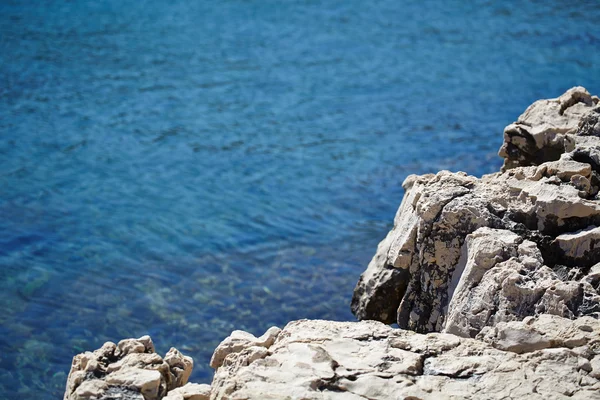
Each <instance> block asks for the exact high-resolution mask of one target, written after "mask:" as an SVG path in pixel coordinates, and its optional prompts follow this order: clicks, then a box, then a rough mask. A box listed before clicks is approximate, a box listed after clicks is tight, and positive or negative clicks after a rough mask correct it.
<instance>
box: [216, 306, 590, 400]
mask: <svg viewBox="0 0 600 400" xmlns="http://www.w3.org/2000/svg"><path fill="white" fill-rule="evenodd" d="M479 339H480V340H475V339H463V338H460V337H458V336H455V335H450V334H444V333H429V334H418V333H415V332H411V331H406V330H400V329H393V328H390V327H388V326H386V325H384V324H382V323H379V322H375V321H364V322H358V323H356V322H332V321H309V320H303V321H295V322H291V323H289V324H288V325H287V326H286V327H285V328H284V329H283V330H282V331H281V332H279V334H278V336H277V339H276V340H275V341H274V343H273V344H272V345H271V346H269V347H268V348H265V347H256V346H253V344H252V342H251V341H249V342H247V346H246V347H243V348H241V347H240V348H237V350H236V351H235V352H230V353H229V354H228V355H227V356H226V357H225V358H224V360H223V363H222V364H221V365H218V366H216V367H217V368H218V369H217V371H216V373H215V377H214V380H213V384H212V392H211V399H214V400H217V399H257V400H258V399H260V400H263V399H278V400H279V399H305V400H312V399H314V400H317V399H318V400H324V399H344V400H346V399H357V400H358V399H362V400H364V399H371V400H375V399H382V400H383V399H436V400H437V399H540V400H541V399H544V400H549V399H567V398H569V399H600V380H599V378H600V369H599V368H600V365H599V362H600V355H599V354H598V353H597V352H598V346H600V323H599V322H598V321H597V320H595V319H593V318H590V317H584V318H579V319H578V320H576V321H571V320H568V319H564V318H561V317H557V316H553V315H542V316H540V317H538V318H532V317H529V318H528V319H525V320H524V321H519V322H516V321H515V322H508V323H499V324H497V325H496V326H495V327H493V328H490V327H487V328H486V329H484V331H482V332H481V334H480V336H479ZM223 346H224V347H225V348H226V349H228V350H229V349H230V348H231V347H230V346H229V344H228V343H227V340H226V341H225V342H224V344H223ZM217 351H219V348H218V349H217Z"/></svg>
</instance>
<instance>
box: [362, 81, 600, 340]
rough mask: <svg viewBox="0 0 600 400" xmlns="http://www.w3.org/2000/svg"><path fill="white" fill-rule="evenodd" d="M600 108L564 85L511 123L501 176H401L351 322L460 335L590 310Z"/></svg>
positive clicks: (599, 247)
mask: <svg viewBox="0 0 600 400" xmlns="http://www.w3.org/2000/svg"><path fill="white" fill-rule="evenodd" d="M599 112H600V107H599V106H598V98H597V97H594V96H591V95H590V94H589V93H588V92H587V91H586V90H585V89H583V88H580V87H578V88H573V89H570V90H569V91H567V93H565V94H564V95H562V96H561V97H559V98H558V99H552V100H540V101H538V102H536V103H534V104H533V105H532V106H530V107H529V108H528V109H527V111H526V112H525V113H524V114H523V115H522V116H521V117H519V119H518V121H517V122H516V123H515V124H511V125H509V127H507V129H506V131H505V143H504V145H503V147H502V149H501V151H500V155H502V156H504V157H505V158H506V159H505V165H504V167H503V171H504V172H499V173H495V174H490V175H485V176H483V177H482V178H481V179H478V178H475V177H472V176H468V175H467V174H465V173H462V172H459V173H451V172H448V171H442V172H439V173H437V174H435V175H432V174H427V175H423V176H414V175H412V176H409V177H408V178H407V179H406V180H405V182H404V184H403V187H404V189H405V196H404V199H403V200H402V204H401V206H400V208H399V210H398V212H397V214H396V217H395V219H394V228H393V229H392V230H391V231H390V233H389V234H388V235H387V237H386V238H385V239H384V240H383V241H382V242H381V243H380V245H379V246H378V249H377V253H376V254H375V256H374V257H373V260H372V261H371V263H370V264H369V266H368V267H367V270H366V271H365V272H364V273H363V274H362V275H361V277H360V279H359V282H358V283H357V285H356V289H355V291H354V296H353V299H352V311H353V312H354V314H355V315H356V316H357V318H358V319H359V320H364V319H373V320H378V321H382V322H385V323H392V322H394V320H395V322H397V323H398V325H399V326H400V328H404V329H411V330H414V331H417V332H423V333H425V332H440V331H444V330H445V331H448V332H452V333H455V334H458V335H461V336H465V337H475V336H476V335H477V334H478V333H479V332H480V331H481V329H482V328H484V327H485V326H493V325H494V324H496V323H498V322H504V321H513V320H522V319H523V318H525V317H526V316H535V315H541V314H545V313H548V314H554V315H559V316H563V317H567V318H577V317H580V316H585V315H589V316H593V317H595V318H598V316H600V305H599V301H598V300H599V299H600V293H598V285H597V280H595V279H594V278H593V277H592V276H588V275H590V274H592V267H593V266H594V265H595V264H596V263H598V262H599V261H600V242H599V241H598V240H597V238H598V228H597V227H598V226H600V201H599V199H598V197H597V194H598V190H599V188H600V175H599V174H600V137H599V136H597V135H596V133H597V129H596V128H597V125H598V115H599ZM517 131H518V134H517V133H515V132H517ZM594 276H595V275H594ZM591 282H596V284H593V283H591Z"/></svg>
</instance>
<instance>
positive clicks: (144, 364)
mask: <svg viewBox="0 0 600 400" xmlns="http://www.w3.org/2000/svg"><path fill="white" fill-rule="evenodd" d="M192 368H193V361H192V359H191V358H190V357H186V356H184V355H183V354H181V353H180V352H179V351H177V350H176V349H174V348H171V350H169V352H168V353H167V355H166V356H165V358H164V359H163V358H162V357H161V356H159V355H158V354H156V353H155V352H154V344H153V343H152V339H150V337H149V336H143V337H141V338H139V339H125V340H122V341H120V342H119V343H118V344H117V345H115V344H114V343H111V342H107V343H105V344H104V345H103V346H102V347H101V348H100V349H98V350H96V351H94V352H85V353H82V354H78V355H76V356H75V357H74V358H73V363H72V365H71V371H70V372H69V377H68V379H67V388H66V391H65V396H64V399H65V400H84V399H86V400H87V399H89V400H92V399H94V400H102V399H105V400H109V399H117V398H118V399H123V400H133V399H139V400H155V399H156V400H158V399H162V398H163V397H164V396H165V394H166V393H167V392H168V391H170V390H172V389H175V388H177V387H179V386H182V385H185V384H186V383H187V380H188V378H189V376H190V374H191V372H192Z"/></svg>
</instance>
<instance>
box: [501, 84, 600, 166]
mask: <svg viewBox="0 0 600 400" xmlns="http://www.w3.org/2000/svg"><path fill="white" fill-rule="evenodd" d="M596 104H598V98H597V97H593V96H591V95H590V94H589V93H588V91H587V90H585V88H582V87H574V88H572V89H569V90H568V91H567V92H566V93H565V94H563V95H562V96H560V97H558V98H556V99H550V100H538V101H536V102H535V103H533V104H532V105H531V106H529V108H527V110H525V112H524V113H523V114H522V115H521V116H520V117H519V118H518V120H517V122H515V123H513V124H510V125H509V126H507V127H506V129H505V130H504V144H503V145H502V148H501V149H500V152H499V155H500V156H501V157H503V158H504V159H505V161H504V167H503V170H508V169H511V168H514V167H518V166H529V165H539V164H541V163H543V162H546V161H551V160H557V159H558V158H560V155H561V154H562V153H565V152H569V151H571V150H572V146H573V138H572V137H569V135H571V134H575V133H576V132H577V130H578V128H579V127H580V121H581V128H580V132H579V134H581V135H584V136H589V135H594V132H596V133H597V127H596V123H597V115H598V114H597V113H594V114H591V115H587V114H588V113H589V112H590V111H591V110H592V109H593V108H594V107H595V105H596ZM584 116H585V122H584V121H582V118H583V117H584ZM594 117H596V119H595V118H594Z"/></svg>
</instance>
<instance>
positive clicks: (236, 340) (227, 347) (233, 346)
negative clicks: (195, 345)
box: [210, 327, 281, 368]
mask: <svg viewBox="0 0 600 400" xmlns="http://www.w3.org/2000/svg"><path fill="white" fill-rule="evenodd" d="M280 331H281V329H279V328H277V327H271V328H270V329H269V330H267V332H265V334H264V335H262V336H261V337H260V338H256V337H255V336H254V335H252V334H250V333H248V332H244V331H233V332H232V333H231V336H229V337H227V338H226V339H225V340H223V341H222V342H221V343H220V344H219V346H217V348H216V349H215V351H214V353H213V356H212V358H211V360H210V366H211V367H212V368H219V367H220V366H221V365H222V364H223V362H224V361H225V358H226V357H227V356H228V355H229V354H232V353H237V352H239V351H241V350H243V349H246V348H249V347H258V348H261V347H265V348H268V347H269V346H271V345H272V344H273V342H275V339H276V338H277V335H279V332H280Z"/></svg>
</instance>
